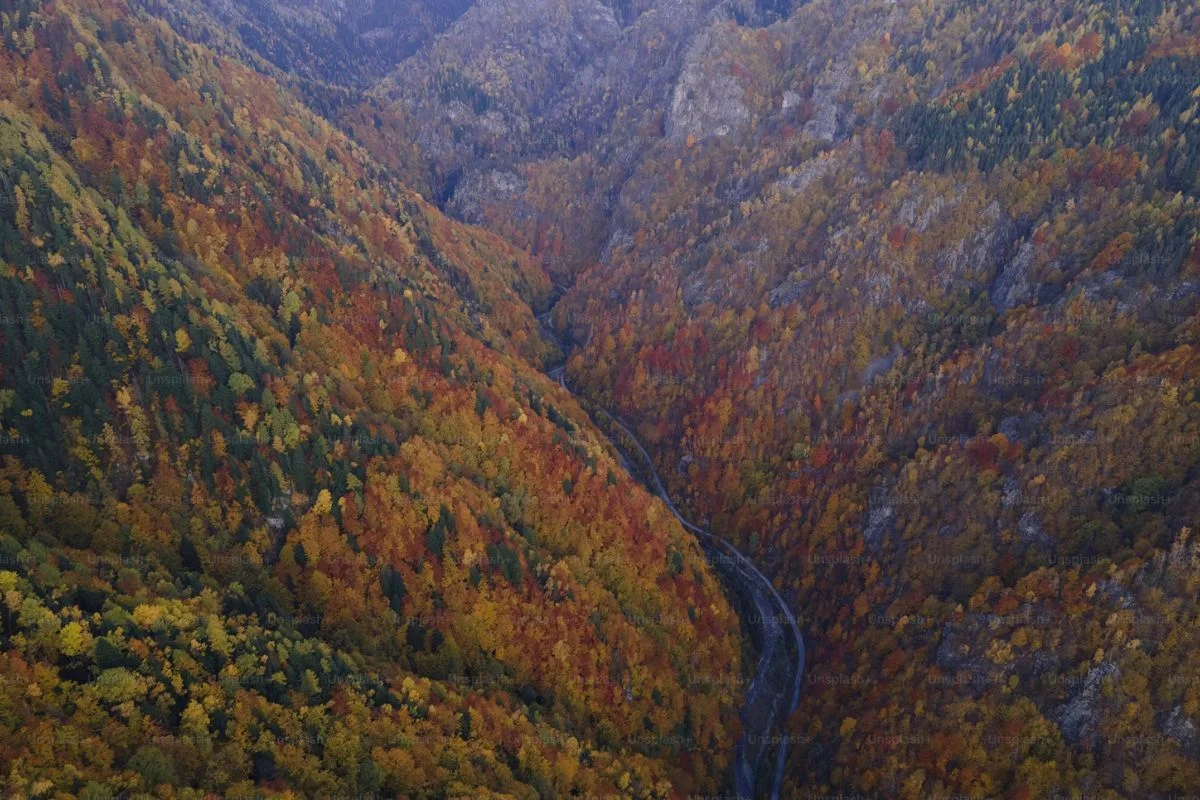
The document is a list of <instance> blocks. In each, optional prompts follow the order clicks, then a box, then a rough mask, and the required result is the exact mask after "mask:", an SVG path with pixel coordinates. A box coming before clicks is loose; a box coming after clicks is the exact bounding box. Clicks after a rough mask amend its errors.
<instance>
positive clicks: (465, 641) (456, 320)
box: [0, 0, 740, 798]
mask: <svg viewBox="0 0 1200 800" xmlns="http://www.w3.org/2000/svg"><path fill="white" fill-rule="evenodd" d="M0 38H2V40H3V42H2V44H0V322H2V325H0V352H2V353H3V359H2V362H0V426H2V428H3V431H2V436H0V464H2V466H0V589H2V590H3V593H4V597H3V603H4V608H3V611H2V613H0V662H2V667H0V673H2V674H3V680H0V767H2V768H0V782H3V785H4V787H5V790H6V792H7V793H8V794H10V795H13V796H22V797H26V796H28V797H38V796H47V797H48V796H63V797H65V796H79V797H94V798H99V797H111V796H114V795H116V794H120V793H138V792H144V793H150V794H152V795H153V796H160V797H170V796H191V797H197V796H203V793H204V792H207V793H210V795H211V796H222V797H262V796H312V797H333V796H347V795H350V794H365V793H376V794H380V795H386V796H398V795H403V796H412V797H423V796H431V797H432V796H437V797H486V796H493V795H495V796H506V797H537V796H545V795H548V794H552V793H553V794H561V795H567V794H570V793H572V792H575V793H583V794H600V795H603V794H615V793H618V792H620V793H622V794H625V793H627V794H630V795H633V796H638V797H652V796H667V795H673V794H679V793H688V792H704V791H713V790H716V789H717V788H719V787H720V786H721V785H722V782H723V780H724V772H725V765H726V764H727V763H728V759H729V752H730V748H731V743H732V741H733V739H734V738H735V734H736V731H734V730H731V729H730V728H729V726H730V725H733V724H735V723H734V722H733V720H735V719H736V713H735V708H736V701H737V697H736V694H737V685H738V681H739V676H740V665H739V655H738V653H739V646H738V641H737V636H738V634H737V631H738V623H737V619H736V617H735V616H734V615H733V614H732V612H731V610H730V607H729V605H728V604H727V603H726V601H725V599H724V597H723V592H722V590H721V588H720V586H719V585H718V584H717V583H716V581H715V579H714V578H713V577H712V574H711V572H710V571H709V569H708V566H707V564H706V563H705V561H704V558H703V555H702V554H701V552H700V550H699V548H698V546H697V545H696V544H695V542H694V541H693V540H692V539H691V538H690V537H688V536H686V535H685V534H684V532H683V531H682V530H681V529H680V528H679V526H678V525H677V524H676V523H675V522H674V521H673V520H672V518H671V516H670V514H669V513H668V512H667V511H666V509H665V508H664V507H663V506H662V504H661V502H660V501H658V500H656V499H652V498H651V497H650V496H649V495H648V494H647V493H645V492H644V491H642V490H641V489H640V488H638V487H637V486H636V485H635V484H634V483H632V482H631V480H630V479H629V478H628V477H626V476H625V475H624V474H623V473H622V472H621V470H620V469H619V467H618V465H617V462H616V457H615V453H613V452H612V450H611V448H610V447H609V446H608V445H606V444H605V443H604V439H603V438H602V437H601V436H600V435H599V434H598V433H597V432H595V431H594V430H593V428H592V427H591V426H590V424H589V423H588V422H587V417H586V415H584V414H583V412H582V411H581V410H580V409H579V407H578V406H577V405H576V404H575V403H574V402H573V401H572V400H571V399H570V398H569V396H568V395H567V394H566V393H564V392H562V391H561V390H560V389H558V388H557V387H556V386H555V385H554V384H553V383H551V382H550V381H549V380H548V379H546V378H545V377H544V376H543V375H542V374H541V368H542V366H543V365H544V364H545V363H548V362H549V361H551V360H553V359H554V358H556V357H557V355H558V354H557V353H555V352H554V348H553V346H552V345H549V344H547V343H545V342H544V341H543V340H542V338H541V337H540V336H539V334H538V326H537V322H536V320H535V317H534V314H533V311H532V309H531V307H532V306H540V305H541V304H543V303H544V302H545V301H546V300H547V298H548V297H549V295H550V293H551V286H550V280H549V278H548V276H547V275H546V274H545V272H544V271H543V270H542V269H541V268H540V267H539V266H537V265H536V264H534V263H532V262H531V261H530V259H529V258H528V257H527V256H526V255H525V254H523V253H521V252H519V251H517V250H515V249H514V248H512V247H511V246H509V245H507V244H505V243H504V242H503V241H501V240H500V239H498V238H497V237H496V236H494V235H492V234H489V233H487V232H485V231H483V230H480V229H477V228H471V227H466V226H464V225H461V224H459V223H454V222H451V221H449V220H447V219H446V218H444V217H443V216H442V215H441V214H440V213H439V212H438V211H437V210H436V209H435V208H433V207H431V206H430V205H429V204H428V203H426V202H425V201H423V200H422V199H421V198H420V197H419V196H418V195H416V194H415V193H413V192H412V191H411V190H409V189H408V188H406V187H405V185H403V183H402V182H401V181H400V180H398V179H397V177H396V176H395V175H394V174H393V173H392V172H391V171H390V170H389V168H388V167H387V166H386V165H385V164H383V163H381V162H379V161H376V160H375V159H374V158H373V157H372V156H371V155H369V154H368V152H367V151H366V150H365V149H364V147H362V146H360V145H359V144H356V143H354V142H353V141H352V140H351V139H350V138H349V137H348V136H347V135H346V134H344V133H342V132H341V131H340V130H339V129H338V128H337V127H335V126H334V125H332V124H331V123H329V122H328V121H326V120H323V119H321V118H320V117H318V116H316V115H315V114H314V113H313V112H311V111H310V110H308V108H307V107H306V106H305V105H304V104H303V103H302V102H301V101H300V100H298V99H297V97H296V96H295V95H294V94H293V93H292V92H291V91H290V90H289V89H288V88H286V87H285V86H284V85H283V84H281V83H279V82H278V81H276V80H275V79H274V78H273V77H272V76H271V75H269V74H265V73H264V72H262V71H259V70H256V69H254V68H253V67H252V66H251V65H247V64H244V63H240V62H239V61H237V60H234V59H232V58H229V57H227V56H222V55H218V54H216V53H215V52H214V51H212V50H209V49H207V48H206V47H204V46H201V45H197V44H195V43H191V42H188V41H187V40H185V39H184V38H181V37H180V36H179V35H178V34H177V33H175V32H173V31H172V29H171V28H170V27H168V25H167V24H166V23H165V22H163V21H162V20H160V19H159V18H156V17H155V16H153V15H152V14H150V13H148V12H146V11H145V10H144V9H138V8H132V7H130V6H128V5H126V4H125V3H122V2H114V1H113V0H103V2H100V1H99V0H97V2H90V1H89V0H64V1H63V2H46V3H42V2H36V0H3V1H2V2H0ZM185 787H189V788H185Z"/></svg>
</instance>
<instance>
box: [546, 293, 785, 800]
mask: <svg viewBox="0 0 1200 800" xmlns="http://www.w3.org/2000/svg"><path fill="white" fill-rule="evenodd" d="M538 320H539V321H540V322H541V323H542V326H543V328H544V329H545V330H546V331H547V336H548V338H551V339H552V340H553V341H554V342H555V343H557V344H559V346H560V347H561V348H562V349H563V351H564V352H566V348H565V347H563V346H562V342H561V341H560V340H559V339H558V337H557V335H556V334H555V332H554V330H553V328H552V327H551V324H550V313H549V312H547V313H546V314H543V315H541V316H540V317H538ZM548 374H549V376H550V377H551V378H552V379H554V380H556V381H557V382H558V384H559V386H561V387H562V388H563V389H564V390H566V391H567V392H570V391H571V390H570V388H569V387H568V386H567V380H566V367H565V365H563V366H559V367H555V368H554V369H552V370H550V372H549V373H548ZM599 413H600V414H603V416H605V417H606V418H607V419H608V421H609V422H610V423H611V425H612V427H614V428H615V429H616V430H618V431H619V432H620V433H621V434H622V435H623V436H624V437H625V438H626V439H628V441H629V442H630V443H631V444H632V445H633V450H634V451H635V452H634V454H633V455H634V458H635V459H636V461H637V463H638V464H639V465H640V467H641V469H642V470H643V472H644V474H645V475H647V476H649V478H650V483H651V484H652V485H651V486H650V487H649V488H650V489H651V490H653V491H654V492H655V493H656V494H657V495H658V496H659V497H660V498H661V499H662V501H663V502H664V503H665V504H666V506H667V508H669V509H670V510H671V513H672V514H674V515H675V518H676V519H678V520H679V522H680V524H681V525H683V527H684V528H686V529H687V530H689V531H691V532H693V533H694V534H696V536H697V538H698V540H699V542H700V544H701V546H702V547H703V548H704V551H705V553H706V555H707V556H708V559H709V561H710V563H711V564H712V565H713V566H714V567H715V568H716V570H717V571H718V572H719V573H720V574H721V576H722V577H723V578H724V579H725V582H726V584H727V585H728V586H729V587H731V590H732V591H733V592H734V593H735V594H737V595H738V596H739V597H740V598H741V600H742V606H743V622H745V623H746V625H747V627H748V628H749V630H750V632H751V637H752V638H753V640H754V643H755V645H756V646H757V648H758V651H759V658H758V665H757V669H756V670H755V674H754V678H753V680H752V681H751V682H750V686H749V688H748V690H747V691H746V701H745V704H744V705H743V706H742V711H741V714H740V718H741V722H742V736H741V738H740V739H739V740H738V742H737V743H736V745H735V747H734V765H733V775H732V779H731V783H732V785H733V791H734V793H735V794H736V796H737V797H739V798H747V799H749V798H755V797H769V798H771V800H777V798H779V796H780V791H781V789H782V784H783V773H784V766H785V764H786V762H787V751H788V744H789V741H790V740H789V737H788V732H787V721H788V718H789V717H790V716H791V715H792V712H794V711H795V710H796V707H797V705H799V703H800V688H801V684H802V681H803V679H804V660H805V651H804V637H803V635H801V633H800V626H799V624H797V622H796V616H795V614H793V613H792V610H791V609H790V608H789V607H788V604H787V603H786V602H784V600H783V598H782V597H781V596H780V595H779V592H778V591H777V590H776V589H775V586H774V584H772V583H771V581H770V580H768V579H767V577H766V576H765V575H763V574H762V572H761V571H760V570H759V569H758V568H757V567H756V566H754V563H753V562H752V561H750V559H749V558H747V557H746V556H745V554H743V553H742V552H741V551H740V550H738V549H737V548H736V547H734V546H733V545H732V544H730V543H729V542H727V541H726V540H724V539H722V538H721V537H719V536H717V535H716V534H714V533H713V532H712V531H709V530H707V529H705V528H702V527H700V526H699V525H696V524H694V523H693V522H692V521H691V520H688V519H687V518H686V517H684V516H683V514H682V513H680V511H679V509H678V507H677V506H676V505H675V503H674V501H673V500H672V499H671V497H670V495H669V494H668V493H667V489H666V486H665V484H663V482H662V479H661V478H660V477H659V474H658V470H657V469H656V468H655V466H654V461H653V459H652V458H651V457H650V453H649V451H648V450H647V449H646V448H645V446H644V445H643V444H642V442H641V440H640V439H639V438H638V437H637V436H636V435H635V434H634V433H633V431H632V430H631V429H630V427H629V425H627V424H626V423H625V422H624V421H623V420H621V419H620V418H619V417H616V416H614V415H612V414H609V413H607V412H603V411H602V412H599ZM596 422H597V424H598V426H599V427H600V428H601V430H604V425H602V424H601V423H600V420H596ZM610 441H612V444H613V446H614V447H616V449H617V451H618V452H619V453H620V454H621V457H622V459H624V461H625V462H626V465H627V466H628V465H630V464H632V463H633V462H632V461H630V453H629V452H628V451H627V449H626V448H625V447H624V446H622V444H621V443H620V442H618V441H616V439H615V438H613V437H612V436H611V435H610ZM630 472H634V470H632V469H631V470H630ZM751 609H752V610H751ZM747 611H749V612H750V613H749V616H747V615H746V612H747ZM772 759H773V761H772Z"/></svg>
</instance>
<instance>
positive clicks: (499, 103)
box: [382, 0, 1200, 798]
mask: <svg viewBox="0 0 1200 800" xmlns="http://www.w3.org/2000/svg"><path fill="white" fill-rule="evenodd" d="M499 5H500V4H496V7H499ZM586 5H587V4H584V3H561V4H557V5H555V6H554V7H555V8H556V9H566V10H569V11H572V13H576V17H572V19H577V18H578V9H581V8H583V7H585V6H586ZM593 5H595V6H599V4H593ZM483 10H484V9H483V8H482V7H479V8H476V9H474V10H473V12H471V13H469V14H467V15H464V17H463V18H462V19H460V20H459V22H458V23H456V25H454V26H452V27H451V28H449V29H448V30H447V31H446V33H445V34H444V35H443V37H442V38H440V39H439V40H438V41H437V43H436V44H435V45H434V47H432V48H431V49H430V50H428V51H426V52H425V53H422V54H419V55H417V56H415V57H414V58H413V59H410V60H409V61H407V62H406V63H405V64H403V65H401V67H400V68H399V69H398V70H397V71H396V73H395V74H394V75H393V77H392V78H391V79H389V81H386V82H385V83H384V84H383V85H382V91H383V92H384V93H385V94H387V96H390V97H393V98H395V100H396V102H397V108H398V109H403V113H405V114H406V115H408V117H407V119H408V122H407V124H415V125H417V126H418V128H419V130H421V131H423V134H422V135H423V136H424V137H425V138H424V139H422V140H421V141H422V145H423V146H425V147H427V148H429V149H430V153H431V155H430V158H431V159H432V161H433V162H434V164H435V165H437V168H438V170H440V173H439V174H437V175H435V176H434V179H433V181H434V184H435V185H437V184H438V183H439V182H441V184H442V186H443V190H444V191H443V197H444V199H445V203H446V207H447V208H449V209H450V210H451V211H453V212H454V213H457V214H459V215H462V216H464V217H466V218H469V219H473V220H477V221H482V222H484V223H485V224H486V225H487V226H488V227H490V228H491V229H493V230H496V231H498V232H500V233H502V234H503V235H505V236H506V237H508V238H510V239H512V240H513V241H515V242H517V243H519V244H522V245H524V246H526V247H528V248H529V249H530V250H531V251H532V252H533V253H534V254H535V257H537V258H538V259H540V260H541V262H542V263H543V264H544V265H545V266H546V267H547V268H548V269H549V270H551V271H552V272H553V273H554V274H555V275H556V276H557V277H558V278H559V279H560V280H571V279H574V278H575V277H576V276H578V281H577V282H576V283H575V285H574V288H573V289H572V291H571V292H570V293H568V295H567V296H566V298H565V300H564V301H563V303H562V304H560V308H559V310H558V311H557V312H556V316H555V319H556V322H557V324H558V326H559V328H560V330H561V331H562V332H563V333H564V334H568V335H569V337H570V338H572V339H573V340H574V341H575V343H576V344H577V345H578V349H577V352H576V353H575V355H574V356H573V358H572V360H571V361H570V363H569V365H568V376H569V379H570V381H571V383H572V385H573V386H574V387H577V388H578V389H580V390H581V391H582V392H583V393H585V394H587V395H589V396H590V397H591V398H592V399H593V400H595V401H598V402H600V403H601V404H603V405H606V406H609V407H612V408H614V409H615V410H616V411H617V412H619V413H620V414H622V415H623V416H626V417H627V418H630V419H632V420H635V421H637V422H638V423H639V425H638V428H639V433H640V434H641V435H642V436H643V437H644V438H645V439H646V440H648V443H650V444H651V445H652V449H654V450H655V451H656V455H657V457H658V462H659V466H660V471H661V472H662V473H663V475H664V477H665V478H666V479H667V481H668V483H669V484H670V487H669V488H670V490H671V492H672V494H673V495H675V496H678V497H680V498H685V499H686V501H687V505H689V506H690V507H691V510H693V511H695V512H696V513H697V514H698V515H699V517H701V518H707V519H708V520H709V521H710V523H711V526H712V527H713V528H714V529H716V530H719V531H723V532H726V533H729V534H730V535H734V536H737V537H740V540H741V541H742V542H743V543H744V544H745V545H746V546H747V547H748V548H749V549H750V551H751V552H752V553H753V554H755V556H756V557H757V558H758V559H759V561H760V563H762V564H763V565H764V566H765V567H766V568H767V569H769V570H770V571H771V572H772V574H773V575H774V576H775V577H776V579H777V582H778V584H779V585H780V586H781V587H782V588H784V589H786V590H787V592H788V593H789V595H790V596H791V597H792V598H793V599H794V601H795V602H794V606H795V607H796V608H798V609H801V610H802V611H803V612H804V613H805V614H806V615H807V616H808V620H807V621H808V634H809V636H810V642H809V644H810V658H811V662H810V673H809V681H808V683H807V684H806V687H805V689H806V692H807V695H806V701H805V702H804V703H803V704H802V706H801V709H800V711H799V712H798V713H797V715H796V718H795V719H794V720H793V732H794V734H795V736H796V741H797V744H798V746H797V747H796V748H795V750H794V752H793V756H792V759H791V763H790V766H789V769H790V776H791V782H792V785H793V786H794V787H796V788H795V792H796V794H797V796H803V795H802V793H803V792H812V793H814V794H821V793H829V792H836V791H858V792H862V793H866V794H870V793H878V794H879V795H880V796H902V797H911V798H920V797H929V796H947V795H955V794H962V795H965V796H972V797H1001V796H1002V797H1052V796H1073V795H1072V792H1074V793H1083V794H1085V795H1086V796H1100V797H1126V796H1129V797H1132V796H1137V797H1167V796H1171V795H1172V794H1175V795H1178V794H1180V793H1181V792H1184V793H1185V792H1186V791H1187V790H1188V789H1189V788H1190V787H1194V786H1195V785H1197V782H1198V780H1200V738H1198V736H1197V731H1196V726H1197V725H1198V724H1200V662H1197V660H1196V655H1195V653H1196V632H1197V630H1198V627H1197V623H1198V621H1200V620H1198V619H1197V613H1196V608H1195V603H1194V602H1193V596H1194V592H1195V590H1196V587H1197V583H1198V581H1200V564H1198V561H1197V558H1198V554H1197V546H1196V543H1195V541H1194V534H1193V529H1194V527H1195V523H1196V520H1197V511H1198V509H1200V484H1198V482H1197V477H1198V473H1197V464H1198V461H1200V443H1198V442H1200V438H1198V437H1200V362H1198V360H1197V356H1198V353H1197V350H1196V347H1197V340H1196V337H1197V332H1198V327H1197V326H1198V321H1197V318H1196V314H1197V298H1198V296H1200V294H1198V290H1200V246H1198V244H1197V215H1198V213H1200V212H1198V209H1197V197H1198V194H1200V183H1198V180H1200V174H1198V173H1200V130H1198V129H1197V126H1198V125H1200V121H1198V120H1197V112H1198V111H1200V108H1198V105H1200V39H1198V37H1197V33H1196V32H1197V30H1200V18H1198V17H1197V9H1196V7H1195V5H1194V4H1188V3H1172V2H1128V3H1126V2H1122V3H1102V2H1072V3H1066V4H1062V3H1054V4H1050V3H1045V2H1015V1H1011V0H997V1H996V2H951V3H928V2H917V1H915V0H899V2H871V1H868V2H845V1H844V0H825V1H820V0H818V2H812V3H808V4H805V5H802V6H797V7H794V8H784V9H779V11H781V12H783V15H784V16H785V17H786V18H783V19H778V20H776V19H774V18H773V17H772V16H770V15H769V14H768V15H763V14H755V13H750V14H748V13H747V11H746V9H743V8H741V7H738V6H737V5H736V4H715V3H714V4H704V3H700V2H696V3H691V4H688V3H666V2H655V3H646V4H642V6H639V8H638V13H635V14H632V15H626V16H624V17H616V16H615V15H614V19H613V20H607V21H606V22H605V23H604V25H602V26H600V27H599V28H598V30H599V33H597V34H596V35H594V36H583V37H582V39H580V37H575V38H573V39H570V41H572V42H577V41H580V40H582V41H583V42H585V43H586V46H587V48H589V49H588V50H587V52H586V53H584V52H573V51H567V50H563V49H555V48H554V43H555V41H556V40H555V39H554V38H553V37H550V36H543V35H542V34H540V33H536V30H537V29H536V27H535V26H534V25H533V24H532V23H530V22H529V21H528V20H527V19H525V18H522V17H519V16H517V17H514V18H513V19H512V21H511V23H510V24H509V25H507V26H505V25H502V24H501V22H502V21H503V17H502V16H499V17H496V18H495V19H494V20H493V24H491V25H482V24H479V25H475V26H472V25H470V22H471V20H472V14H477V15H478V14H481V13H482V12H483ZM563 13H565V12H563ZM565 19H566V18H565V17H564V20H565ZM606 19H607V18H606ZM565 25H566V22H564V23H563V25H560V26H558V28H557V30H560V31H561V30H564V28H565ZM656 26H658V27H656ZM580 30H585V29H583V28H580ZM668 30H669V31H670V33H667V31H668ZM659 32H661V34H662V35H661V36H660V35H659ZM530 36H534V37H535V43H536V44H537V45H538V47H535V48H520V47H516V46H514V47H512V48H509V50H506V51H505V52H510V51H511V52H514V53H520V54H521V55H522V56H523V58H521V59H518V58H516V57H515V56H514V57H513V58H511V59H507V60H497V59H495V58H493V57H492V51H491V50H490V49H489V45H488V43H489V42H492V41H495V42H509V41H523V40H525V39H528V38H529V37H530ZM455 37H458V38H455ZM531 54H532V55H531ZM531 60H532V63H530V61H531ZM555 64H566V65H568V67H567V68H566V69H565V70H563V71H561V72H556V71H555V70H554V65H555ZM651 64H653V65H654V66H653V67H651V66H650V65H651ZM655 70H660V71H658V72H656V71H655ZM439 76H452V77H453V78H454V81H455V82H454V83H452V84H450V85H451V86H452V87H453V91H448V92H447V93H445V94H444V95H437V94H433V95H431V93H430V92H429V91H428V88H427V87H428V86H430V85H437V84H436V81H438V80H440V79H441V78H439ZM554 76H557V80H556V79H555V77H554ZM431 81H434V82H435V83H432V84H431ZM539 87H553V89H552V91H549V92H543V91H542V89H541V88H539ZM562 87H569V88H566V89H563V88H562ZM523 92H530V93H531V96H532V97H534V98H535V99H534V100H533V101H528V102H527V101H526V100H525V99H524V95H523ZM526 131H528V132H529V135H528V136H526V135H525V132H526ZM534 134H537V135H538V136H543V137H544V136H550V137H551V138H550V140H549V141H548V142H543V141H539V140H537V139H536V138H533V137H534ZM1056 793H1057V794H1056Z"/></svg>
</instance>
